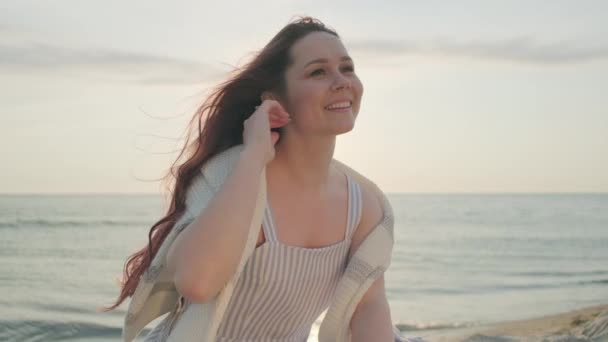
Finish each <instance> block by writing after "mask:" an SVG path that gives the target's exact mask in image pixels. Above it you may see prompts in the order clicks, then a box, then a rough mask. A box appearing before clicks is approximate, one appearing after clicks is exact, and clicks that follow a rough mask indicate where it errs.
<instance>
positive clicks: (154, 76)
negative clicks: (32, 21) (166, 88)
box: [0, 40, 223, 84]
mask: <svg viewBox="0 0 608 342" xmlns="http://www.w3.org/2000/svg"><path fill="white" fill-rule="evenodd" d="M5 41H6V40H5ZM0 68H3V69H5V70H12V71H19V72H22V71H28V72H37V71H44V72H56V73H66V72H67V73H69V72H72V71H85V72H87V73H88V74H89V75H97V76H99V77H101V78H104V79H108V78H109V79H114V80H122V81H126V82H135V83H147V84H190V83H200V82H205V81H209V80H215V79H218V78H220V77H221V76H222V75H223V72H222V71H220V70H218V69H215V68H212V67H210V66H208V65H205V64H202V63H199V62H195V61H190V60H185V59H178V58H172V57H164V56H155V55H151V54H144V53H134V52H126V51H118V50H112V49H107V48H72V47H63V46H59V45H52V44H46V43H38V42H28V43H21V44H15V43H12V44H11V43H6V42H0Z"/></svg>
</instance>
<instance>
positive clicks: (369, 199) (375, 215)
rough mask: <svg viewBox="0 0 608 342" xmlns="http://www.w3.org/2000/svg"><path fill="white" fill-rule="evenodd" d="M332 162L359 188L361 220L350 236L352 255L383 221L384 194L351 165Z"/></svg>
mask: <svg viewBox="0 0 608 342" xmlns="http://www.w3.org/2000/svg"><path fill="white" fill-rule="evenodd" d="M334 162H335V165H336V167H338V169H339V170H341V171H343V172H345V173H346V174H348V175H349V176H350V177H351V178H353V179H354V180H355V181H356V182H357V183H358V184H359V188H360V189H361V199H362V208H361V210H362V212H361V220H360V221H359V225H358V226H357V228H356V231H355V233H354V235H353V237H352V245H351V253H350V254H351V255H352V254H353V253H354V252H355V251H356V250H357V248H358V246H359V244H361V242H363V240H365V238H366V237H367V235H369V233H370V232H371V231H372V230H373V229H374V228H375V227H376V226H377V225H378V224H380V223H381V222H382V221H383V219H384V215H385V208H384V207H383V201H382V197H383V196H384V193H383V192H382V190H381V189H380V188H379V187H378V185H376V183H375V182H374V181H372V180H371V179H369V178H368V177H366V176H364V175H363V174H361V173H360V172H357V171H356V170H354V169H353V168H352V167H350V166H348V165H346V164H344V163H342V162H340V161H338V160H335V159H334Z"/></svg>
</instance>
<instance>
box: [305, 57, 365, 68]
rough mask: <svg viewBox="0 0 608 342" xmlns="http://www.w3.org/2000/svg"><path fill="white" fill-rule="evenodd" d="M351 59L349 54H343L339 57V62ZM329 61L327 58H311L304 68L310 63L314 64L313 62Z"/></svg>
mask: <svg viewBox="0 0 608 342" xmlns="http://www.w3.org/2000/svg"><path fill="white" fill-rule="evenodd" d="M352 60H353V59H352V58H350V57H349V56H344V57H342V58H340V61H341V62H344V61H352ZM327 62H329V60H328V59H327V58H317V59H313V60H312V61H310V62H308V63H306V65H305V66H304V68H306V67H307V66H309V65H311V64H315V63H327Z"/></svg>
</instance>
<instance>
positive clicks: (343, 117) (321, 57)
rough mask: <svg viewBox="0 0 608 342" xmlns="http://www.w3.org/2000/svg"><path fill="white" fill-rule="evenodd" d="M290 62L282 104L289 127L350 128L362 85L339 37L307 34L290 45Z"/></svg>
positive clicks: (320, 131) (324, 131) (311, 130)
mask: <svg viewBox="0 0 608 342" xmlns="http://www.w3.org/2000/svg"><path fill="white" fill-rule="evenodd" d="M290 52H291V57H292V62H293V63H292V64H291V65H290V66H289V67H288V69H287V71H286V74H285V79H286V85H287V89H286V90H287V91H286V92H287V94H286V97H287V98H286V99H285V101H282V102H281V103H282V104H283V106H284V107H285V110H286V111H287V112H288V113H289V114H290V116H291V118H292V121H291V122H290V123H289V124H288V125H287V127H286V128H287V129H288V130H293V129H295V130H297V131H299V132H301V133H305V134H308V135H310V134H313V135H331V134H333V135H337V134H341V133H344V132H348V131H350V130H352V129H353V127H354V124H355V118H356V117H357V114H358V113H359V107H360V105H361V95H362V94H363V85H362V84H361V81H360V80H359V78H358V77H357V75H356V74H355V71H354V64H353V61H352V60H351V58H350V57H349V56H348V53H347V52H346V49H345V48H344V45H342V42H341V41H340V39H339V38H338V37H336V36H334V35H332V34H329V33H326V32H313V33H310V34H308V35H306V36H304V37H303V38H301V39H300V40H299V41H297V42H296V43H295V44H294V45H293V46H292V48H291V51H290Z"/></svg>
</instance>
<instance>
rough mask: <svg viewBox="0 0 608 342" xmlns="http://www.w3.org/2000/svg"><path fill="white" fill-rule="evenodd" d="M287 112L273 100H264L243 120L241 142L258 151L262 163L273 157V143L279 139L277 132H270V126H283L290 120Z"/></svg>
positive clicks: (246, 146)
mask: <svg viewBox="0 0 608 342" xmlns="http://www.w3.org/2000/svg"><path fill="white" fill-rule="evenodd" d="M290 120H291V119H290V117H289V114H287V112H286V111H285V109H283V106H281V104H280V103H279V102H277V101H275V100H270V99H267V100H264V101H263V102H262V104H261V105H260V106H258V107H257V108H256V110H255V112H253V114H251V116H250V117H249V118H248V119H247V120H245V121H244V122H243V126H244V129H243V144H244V145H245V148H246V149H249V150H250V151H253V153H258V155H259V156H261V158H262V159H263V161H264V165H266V164H268V163H269V162H270V161H271V160H273V159H274V156H275V149H274V145H275V144H276V142H277V141H278V140H279V132H271V129H272V128H276V127H282V126H285V125H286V124H287V123H289V121H290Z"/></svg>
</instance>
